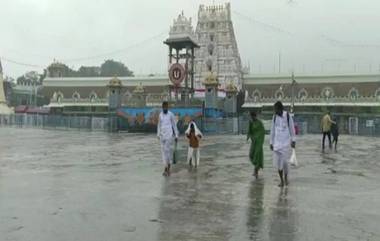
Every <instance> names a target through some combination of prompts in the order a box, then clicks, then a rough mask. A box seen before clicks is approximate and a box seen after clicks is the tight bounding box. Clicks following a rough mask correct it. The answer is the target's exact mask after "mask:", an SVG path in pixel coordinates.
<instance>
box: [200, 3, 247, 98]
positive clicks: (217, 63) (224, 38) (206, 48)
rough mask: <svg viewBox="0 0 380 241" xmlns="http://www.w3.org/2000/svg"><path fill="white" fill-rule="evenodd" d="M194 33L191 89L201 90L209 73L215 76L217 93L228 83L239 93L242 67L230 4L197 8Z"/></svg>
mask: <svg viewBox="0 0 380 241" xmlns="http://www.w3.org/2000/svg"><path fill="white" fill-rule="evenodd" d="M195 34H196V37H197V42H198V44H199V45H200V48H199V49H196V51H195V76H194V78H195V90H196V91H204V90H205V86H204V83H203V80H204V79H206V78H207V75H208V74H209V73H210V72H213V73H215V74H216V75H217V79H218V83H219V89H220V90H223V91H224V90H225V88H226V86H227V85H228V84H229V83H231V82H232V83H233V84H234V85H235V86H236V87H237V88H238V89H239V90H240V89H241V87H242V66H241V59H240V54H239V51H238V47H237V43H236V38H235V33H234V28H233V24H232V20H231V6H230V3H226V4H225V5H213V6H204V5H201V6H200V7H199V12H198V24H197V27H196V31H195ZM221 93H222V92H220V93H219V94H221Z"/></svg>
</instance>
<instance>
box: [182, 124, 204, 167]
mask: <svg viewBox="0 0 380 241" xmlns="http://www.w3.org/2000/svg"><path fill="white" fill-rule="evenodd" d="M185 134H186V137H187V139H188V140H189V150H188V152H187V161H188V163H189V165H190V167H192V166H193V165H194V166H195V168H197V167H198V165H199V159H200V151H199V141H200V140H201V139H202V138H203V135H202V132H201V131H200V130H199V129H198V127H197V125H196V124H195V122H193V121H192V122H190V124H189V127H188V128H187V130H186V132H185Z"/></svg>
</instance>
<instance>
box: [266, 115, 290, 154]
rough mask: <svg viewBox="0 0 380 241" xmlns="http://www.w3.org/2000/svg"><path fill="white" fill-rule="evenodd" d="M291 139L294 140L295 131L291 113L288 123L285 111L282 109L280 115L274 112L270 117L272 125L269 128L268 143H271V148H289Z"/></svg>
mask: <svg viewBox="0 0 380 241" xmlns="http://www.w3.org/2000/svg"><path fill="white" fill-rule="evenodd" d="M293 141H294V142H295V141H296V133H295V129H294V121H293V117H292V115H290V114H289V124H288V117H287V112H286V111H283V113H282V116H279V115H277V114H275V115H274V116H273V119H272V127H271V130H270V144H271V145H273V150H275V151H277V150H281V149H284V148H290V145H291V143H292V142H293Z"/></svg>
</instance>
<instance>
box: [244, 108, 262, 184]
mask: <svg viewBox="0 0 380 241" xmlns="http://www.w3.org/2000/svg"><path fill="white" fill-rule="evenodd" d="M264 139H265V128H264V125H263V122H262V121H261V120H259V119H258V118H257V113H256V112H251V120H250V121H249V124H248V133H247V141H248V140H251V147H250V149H249V160H250V161H251V163H252V164H253V166H254V172H253V175H254V176H255V178H256V179H257V178H258V177H259V170H260V169H263V168H264V151H263V145H264Z"/></svg>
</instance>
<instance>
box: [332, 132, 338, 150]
mask: <svg viewBox="0 0 380 241" xmlns="http://www.w3.org/2000/svg"><path fill="white" fill-rule="evenodd" d="M333 143H335V150H336V146H337V145H338V136H336V135H333Z"/></svg>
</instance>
